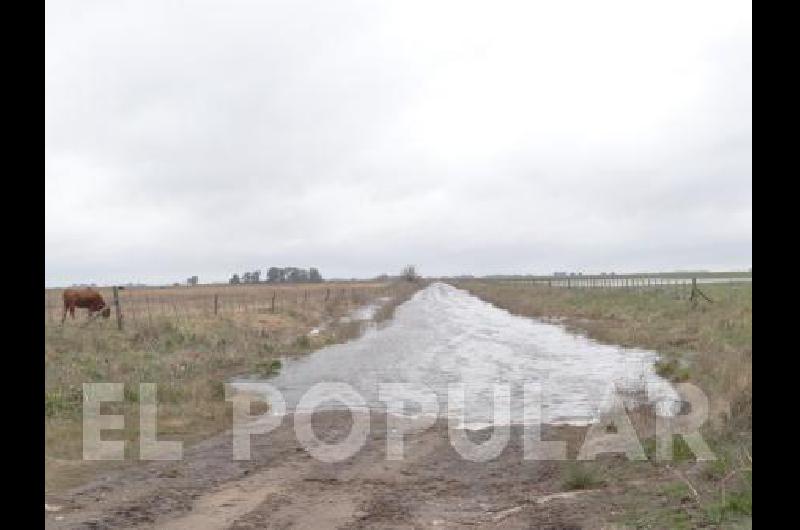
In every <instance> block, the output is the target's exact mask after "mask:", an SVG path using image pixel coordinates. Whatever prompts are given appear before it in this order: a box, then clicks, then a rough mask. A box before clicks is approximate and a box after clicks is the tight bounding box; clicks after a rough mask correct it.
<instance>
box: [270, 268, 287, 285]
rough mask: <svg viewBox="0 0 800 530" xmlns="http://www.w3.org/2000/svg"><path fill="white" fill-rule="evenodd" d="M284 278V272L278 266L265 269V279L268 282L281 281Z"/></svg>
mask: <svg viewBox="0 0 800 530" xmlns="http://www.w3.org/2000/svg"><path fill="white" fill-rule="evenodd" d="M285 279H286V273H285V271H284V270H283V269H281V268H280V267H270V268H269V270H268V271H267V281H268V282H273V283H277V282H282V281H284V280H285Z"/></svg>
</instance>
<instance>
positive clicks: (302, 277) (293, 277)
mask: <svg viewBox="0 0 800 530" xmlns="http://www.w3.org/2000/svg"><path fill="white" fill-rule="evenodd" d="M286 281H288V282H294V283H299V282H307V281H308V271H307V270H305V269H299V268H297V267H286Z"/></svg>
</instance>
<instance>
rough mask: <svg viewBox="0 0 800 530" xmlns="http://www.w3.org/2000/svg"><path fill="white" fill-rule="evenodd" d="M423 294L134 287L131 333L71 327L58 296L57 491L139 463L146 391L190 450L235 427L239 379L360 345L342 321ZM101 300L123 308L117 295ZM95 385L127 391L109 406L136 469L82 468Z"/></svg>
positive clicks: (81, 313)
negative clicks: (284, 361) (231, 399)
mask: <svg viewBox="0 0 800 530" xmlns="http://www.w3.org/2000/svg"><path fill="white" fill-rule="evenodd" d="M418 288H419V285H418V284H414V283H410V282H361V283H350V282H347V283H345V282H341V283H323V284H295V285H282V286H275V287H273V286H270V285H263V284H262V285H238V286H230V285H210V286H196V287H191V288H188V287H180V288H164V289H158V288H155V289H126V290H122V291H121V292H120V306H121V311H122V314H123V324H124V325H123V329H122V330H121V331H120V330H118V329H117V323H116V321H115V319H114V314H113V312H112V317H111V318H110V319H108V320H103V319H95V320H92V321H91V322H90V321H88V319H87V316H86V311H85V310H78V311H77V312H76V318H75V320H72V319H71V318H69V317H67V320H66V322H65V324H64V325H63V326H62V325H61V308H60V304H61V302H60V300H61V291H59V290H48V291H46V292H45V432H46V435H45V436H46V438H45V487H46V489H47V490H49V491H58V490H61V489H63V488H67V487H71V486H74V485H77V484H80V483H82V482H84V481H86V480H87V479H90V478H91V477H93V476H94V475H95V474H96V473H97V472H98V471H102V470H107V469H111V468H114V467H118V466H120V465H125V462H130V461H132V460H134V459H135V458H136V457H137V453H138V443H136V442H137V440H138V423H139V422H138V388H139V383H156V384H157V385H158V404H159V405H158V429H159V437H160V438H159V439H164V440H173V439H174V440H181V441H183V442H184V446H186V445H187V444H191V443H192V442H196V441H199V440H202V439H204V438H206V437H208V436H210V435H212V434H214V433H216V432H219V431H221V430H224V429H225V428H228V427H230V419H229V414H230V412H229V405H228V404H227V402H226V401H225V400H224V386H223V384H224V382H225V381H226V380H228V379H229V378H230V377H231V376H234V375H238V374H253V373H255V374H261V375H263V376H268V375H270V374H272V373H274V372H275V371H277V370H280V358H282V357H286V356H292V355H299V354H303V353H306V352H309V351H311V350H314V349H317V348H319V347H321V346H324V345H326V344H332V343H336V342H342V341H345V340H347V339H349V338H352V337H354V336H355V335H357V334H358V333H359V328H360V325H359V323H357V322H350V323H346V322H341V321H340V317H343V316H346V315H347V314H348V313H349V312H350V311H352V310H354V309H356V308H358V307H360V306H362V305H364V304H366V303H369V302H372V301H375V300H377V299H379V298H383V297H390V298H391V300H389V301H386V302H385V303H384V305H382V307H381V309H380V310H379V312H378V314H377V317H376V319H377V320H380V319H382V318H386V317H388V316H389V315H390V314H391V312H392V310H393V308H394V307H395V306H396V305H397V304H399V303H401V302H402V301H403V300H406V299H407V298H408V297H410V296H411V294H413V292H415V291H416V290H417V289H418ZM100 291H101V293H102V294H103V296H104V298H105V299H106V301H108V302H110V301H111V300H112V297H111V290H110V289H100ZM215 296H216V299H217V312H216V314H215V312H214V299H215ZM273 300H274V305H273ZM273 307H274V310H273ZM312 330H318V331H316V332H313V333H311V332H312ZM88 382H114V383H124V384H125V401H124V402H123V403H115V404H107V405H103V407H104V410H105V407H106V406H107V407H108V413H116V414H124V415H125V418H126V421H125V430H124V432H122V433H121V432H119V431H117V432H114V431H109V432H107V433H104V435H103V437H104V438H103V439H108V440H115V439H124V440H128V441H130V442H133V443H128V444H126V461H125V462H122V463H120V462H84V461H82V460H81V458H82V416H81V410H82V384H83V383H88Z"/></svg>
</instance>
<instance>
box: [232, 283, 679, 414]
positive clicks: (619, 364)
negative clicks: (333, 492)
mask: <svg viewBox="0 0 800 530" xmlns="http://www.w3.org/2000/svg"><path fill="white" fill-rule="evenodd" d="M655 360H656V354H655V352H652V351H647V350H640V349H631V348H622V347H618V346H612V345H605V344H600V343H597V342H595V341H593V340H590V339H588V338H586V337H584V336H582V335H576V334H574V333H570V332H568V331H567V330H566V329H565V328H564V327H563V326H561V325H558V324H552V323H546V322H542V321H537V320H534V319H530V318H524V317H518V316H514V315H512V314H510V313H508V312H507V311H505V310H502V309H499V308H497V307H495V306H493V305H491V304H489V303H486V302H484V301H482V300H480V299H479V298H476V297H475V296H472V295H470V294H469V293H467V292H465V291H462V290H460V289H456V288H455V287H452V286H450V285H447V284H444V283H434V284H432V285H430V286H428V287H427V288H425V289H423V290H421V291H419V292H418V293H416V294H415V295H414V297H413V298H411V299H410V300H409V301H407V302H405V303H404V304H402V305H400V306H398V307H397V308H396V310H395V315H394V318H393V319H392V320H390V321H389V322H388V323H387V324H386V325H384V326H382V327H373V328H371V329H369V330H367V332H366V333H365V334H364V335H363V336H361V337H360V338H358V339H356V340H353V341H351V342H348V343H345V344H338V345H334V346H329V347H326V348H323V349H321V350H318V351H316V352H314V353H312V354H310V355H308V356H307V357H304V358H302V359H298V360H293V361H287V362H285V363H284V365H283V368H282V369H281V372H280V374H279V375H277V376H275V377H273V378H271V379H269V380H268V383H269V384H270V385H272V386H273V387H276V388H277V389H279V390H280V391H281V392H282V393H283V396H284V398H285V399H286V402H287V406H288V410H289V411H292V410H294V408H295V406H296V404H297V402H298V400H299V399H300V398H301V397H302V395H303V394H304V393H305V392H306V391H307V390H308V389H309V388H311V387H312V386H313V385H315V384H316V383H321V382H334V383H346V384H348V385H350V386H352V387H353V388H354V389H355V390H356V391H357V392H358V393H359V394H360V395H361V396H362V397H363V398H364V400H366V402H367V403H368V404H369V406H370V407H373V408H375V409H379V410H384V409H385V403H384V402H383V401H381V400H380V399H378V398H379V394H378V390H379V388H380V386H381V384H382V383H412V384H415V385H423V387H424V388H426V389H427V390H429V391H430V393H431V394H430V395H431V396H433V395H435V396H436V397H435V398H434V399H436V400H438V402H439V404H440V410H441V414H445V413H447V411H448V410H449V411H450V413H451V414H457V415H459V417H461V418H463V421H464V423H465V424H466V425H467V426H468V427H469V426H484V425H487V424H491V423H492V422H493V418H494V415H493V403H494V396H495V388H496V387H497V385H498V384H499V385H503V384H507V385H509V386H508V388H509V391H510V397H511V414H510V416H511V422H513V423H524V414H523V386H524V385H525V384H526V383H532V382H533V383H538V384H539V385H540V386H541V389H542V394H541V396H538V395H536V396H535V400H536V401H534V403H539V402H541V404H542V405H541V407H542V408H541V422H542V423H554V424H558V423H568V424H585V423H589V422H592V421H595V420H596V419H597V418H598V417H599V415H600V413H601V412H602V411H603V409H604V407H607V406H608V403H610V401H609V398H610V397H611V395H612V393H614V392H615V391H616V392H618V393H617V395H619V396H621V397H623V398H624V400H628V401H629V400H638V401H642V400H645V399H646V400H648V401H653V402H659V407H660V408H661V409H662V413H665V412H667V411H669V410H674V409H675V407H676V405H677V400H678V397H677V395H676V393H675V391H674V389H673V388H672V387H671V385H670V384H669V383H668V382H667V381H665V380H664V379H662V378H661V377H659V376H658V375H657V374H656V373H655V371H654V368H653V364H654V362H655ZM240 381H241V379H240ZM459 384H460V385H463V388H464V391H465V392H464V395H465V398H466V400H465V402H464V406H463V407H455V406H454V404H453V403H450V408H449V409H448V404H447V396H448V388H449V387H452V385H459ZM497 388H500V391H501V393H502V386H500V387H497ZM385 390H386V389H385V388H384V392H385ZM645 396H646V398H645ZM383 397H384V399H385V395H384V396H383ZM337 407H341V404H339V403H336V402H333V401H330V402H326V403H325V404H323V405H322V406H321V407H320V408H321V409H324V408H337ZM318 410H319V409H318ZM528 417H530V416H528Z"/></svg>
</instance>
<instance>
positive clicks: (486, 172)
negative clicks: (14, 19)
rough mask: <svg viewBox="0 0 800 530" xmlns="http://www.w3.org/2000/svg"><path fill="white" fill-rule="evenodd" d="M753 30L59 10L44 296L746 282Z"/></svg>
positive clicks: (657, 9) (709, 7) (322, 7)
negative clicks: (600, 276) (268, 271)
mask: <svg viewBox="0 0 800 530" xmlns="http://www.w3.org/2000/svg"><path fill="white" fill-rule="evenodd" d="M690 11H691V15H690V14H689V12H690ZM750 25H751V14H750V6H749V5H748V4H747V3H744V2H742V3H739V2H721V1H708V2H702V3H696V2H675V3H671V4H670V6H669V7H665V6H645V5H643V4H641V3H637V2H626V1H620V2H611V3H606V4H604V5H603V7H602V9H600V8H599V7H598V6H597V5H596V4H595V3H593V2H583V3H581V2H578V3H575V4H574V5H572V6H571V7H570V9H567V6H565V5H562V4H553V3H541V4H536V3H531V2H500V3H498V4H497V5H495V4H492V5H491V6H490V5H489V4H486V3H485V2H455V1H452V2H441V3H436V4H435V5H431V4H430V3H428V2H417V1H408V2H402V3H389V2H385V3H384V2H368V1H359V0H345V1H341V2H323V1H319V0H302V1H299V2H298V1H291V2H290V1H267V2H256V1H245V0H237V1H233V2H214V1H203V2H191V3H185V2H161V1H152V2H148V1H141V2H123V1H120V2H95V1H83V2H70V3H63V2H48V3H47V5H46V28H45V33H46V39H45V40H46V42H45V45H46V54H45V129H46V131H45V168H46V174H45V183H46V196H45V226H46V229H45V254H46V256H45V269H46V276H47V277H46V282H48V283H49V284H53V285H55V284H64V283H72V282H83V281H98V282H111V281H116V282H120V281H158V282H168V281H174V280H179V279H182V278H185V277H187V276H189V275H190V274H199V275H200V276H201V279H203V280H224V279H225V278H226V277H227V275H228V274H229V273H231V272H235V271H241V270H245V269H250V268H254V267H261V268H265V267H267V266H269V265H272V264H278V265H280V264H283V265H288V264H297V265H303V266H317V267H319V268H320V269H321V271H322V272H323V274H325V275H327V276H338V277H358V276H373V275H375V274H378V273H381V272H394V271H396V270H398V269H399V268H400V267H401V266H402V265H403V264H405V263H407V262H413V263H416V264H417V265H418V266H419V269H420V271H421V272H423V273H426V274H459V273H473V274H491V273H510V272H518V273H524V272H548V271H550V270H554V269H584V270H599V269H603V268H610V267H614V268H616V269H617V270H625V269H627V270H637V269H638V270H641V269H673V268H695V267H696V268H711V267H714V268H743V267H748V266H750V264H751V260H752V250H751V246H752V234H751V223H752V220H751V217H752V213H751V209H752V206H751V204H752V191H751V178H752V152H751V144H752V133H751V130H752V118H751V113H752V105H751V99H752V88H751V85H752V53H751V47H752V44H751V41H752V37H751V30H750Z"/></svg>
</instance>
